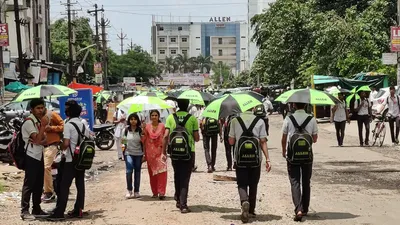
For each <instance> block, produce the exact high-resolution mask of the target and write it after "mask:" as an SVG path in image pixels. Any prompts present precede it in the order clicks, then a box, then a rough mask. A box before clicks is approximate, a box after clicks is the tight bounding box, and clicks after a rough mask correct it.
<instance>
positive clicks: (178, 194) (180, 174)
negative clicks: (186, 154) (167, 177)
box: [172, 152, 195, 209]
mask: <svg viewBox="0 0 400 225" xmlns="http://www.w3.org/2000/svg"><path fill="white" fill-rule="evenodd" d="M194 155H195V153H194V152H192V159H191V160H189V161H179V160H172V167H173V168H174V184H175V195H174V198H175V201H176V202H177V203H179V204H180V207H181V209H183V208H186V207H187V198H188V192H189V182H190V176H191V175H192V168H193V164H194V161H193V160H194Z"/></svg>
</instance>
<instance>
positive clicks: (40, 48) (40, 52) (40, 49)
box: [39, 45, 43, 55]
mask: <svg viewBox="0 0 400 225" xmlns="http://www.w3.org/2000/svg"><path fill="white" fill-rule="evenodd" d="M39 54H41V55H43V46H42V45H39Z"/></svg>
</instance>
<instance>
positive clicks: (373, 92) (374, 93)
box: [369, 87, 378, 102]
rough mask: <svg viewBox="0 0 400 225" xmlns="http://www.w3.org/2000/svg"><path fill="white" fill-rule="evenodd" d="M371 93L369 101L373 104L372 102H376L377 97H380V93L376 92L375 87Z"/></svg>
mask: <svg viewBox="0 0 400 225" xmlns="http://www.w3.org/2000/svg"><path fill="white" fill-rule="evenodd" d="M371 90H372V91H371V93H370V94H369V100H370V101H371V102H372V100H374V99H375V98H376V96H377V95H378V92H377V91H376V88H375V87H372V88H371Z"/></svg>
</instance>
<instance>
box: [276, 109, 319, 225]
mask: <svg viewBox="0 0 400 225" xmlns="http://www.w3.org/2000/svg"><path fill="white" fill-rule="evenodd" d="M293 106H294V108H295V109H296V111H295V112H294V113H293V114H292V115H293V117H294V119H295V120H296V122H297V124H298V125H301V124H303V123H304V121H305V120H306V119H307V118H308V117H310V116H311V115H310V114H307V113H306V112H305V110H304V109H305V107H306V104H305V103H294V104H293ZM304 129H305V130H306V131H307V133H309V134H310V135H311V136H312V139H313V142H314V143H316V142H317V139H318V126H317V121H316V120H315V118H314V117H312V118H311V120H310V121H309V123H308V124H307V125H306V126H305V128H304ZM295 131H296V127H295V126H294V124H293V122H292V121H291V119H290V116H288V117H286V118H285V120H284V122H283V126H282V156H283V157H284V158H286V160H287V168H288V174H289V180H290V184H291V187H292V199H293V204H294V206H295V210H294V212H295V217H294V220H295V221H301V220H302V217H303V216H305V215H307V213H308V210H309V206H310V196H311V187H310V180H311V174H312V163H311V164H299V165H298V164H291V163H290V162H289V160H288V158H287V147H288V144H289V141H290V138H291V137H292V135H293V134H294V133H295Z"/></svg>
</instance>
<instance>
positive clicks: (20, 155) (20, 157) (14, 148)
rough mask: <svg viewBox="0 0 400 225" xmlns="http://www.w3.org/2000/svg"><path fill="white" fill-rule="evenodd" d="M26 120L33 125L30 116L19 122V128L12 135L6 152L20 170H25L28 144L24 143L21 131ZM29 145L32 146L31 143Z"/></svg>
mask: <svg viewBox="0 0 400 225" xmlns="http://www.w3.org/2000/svg"><path fill="white" fill-rule="evenodd" d="M26 121H32V123H33V126H35V122H34V121H33V120H32V119H31V118H29V117H28V118H26V119H25V120H24V122H23V123H22V124H21V126H20V130H16V131H15V132H14V136H13V138H12V140H11V142H10V144H9V145H8V152H9V154H10V156H11V158H12V159H13V161H14V165H15V166H16V167H17V168H18V169H20V170H25V160H26V150H27V149H28V145H29V143H25V141H24V139H23V137H22V132H21V129H22V126H23V125H24V123H25V122H26ZM31 146H32V147H33V144H32V143H31Z"/></svg>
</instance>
